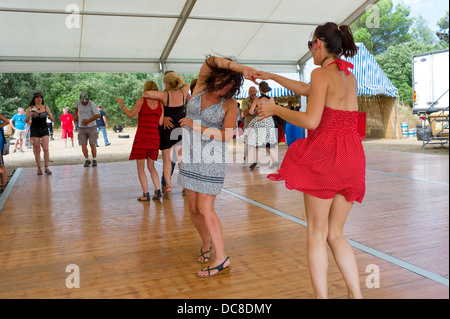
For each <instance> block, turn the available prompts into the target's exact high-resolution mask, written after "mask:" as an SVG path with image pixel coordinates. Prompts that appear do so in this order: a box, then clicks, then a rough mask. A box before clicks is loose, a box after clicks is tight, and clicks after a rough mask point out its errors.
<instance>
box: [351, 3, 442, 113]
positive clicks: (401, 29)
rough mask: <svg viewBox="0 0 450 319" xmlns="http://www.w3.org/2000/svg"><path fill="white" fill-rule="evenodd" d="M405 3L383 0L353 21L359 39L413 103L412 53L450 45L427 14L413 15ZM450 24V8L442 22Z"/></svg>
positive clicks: (401, 97)
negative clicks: (435, 28) (438, 36)
mask: <svg viewBox="0 0 450 319" xmlns="http://www.w3.org/2000/svg"><path fill="white" fill-rule="evenodd" d="M410 13H411V9H410V7H408V6H406V5H405V4H404V3H399V4H397V5H396V6H395V7H394V5H393V3H392V0H381V1H380V2H379V3H378V4H377V5H376V7H374V8H372V9H371V10H368V12H366V13H365V14H364V15H363V16H362V17H361V19H359V20H358V21H357V22H355V23H354V24H353V25H352V30H353V34H354V37H355V41H356V42H362V43H363V44H364V45H365V46H366V47H367V49H368V50H369V51H370V52H371V53H372V54H373V55H375V59H376V61H377V62H378V64H379V65H380V67H381V68H382V69H383V71H384V72H385V73H386V75H387V76H388V77H389V79H390V80H391V81H392V83H393V84H394V85H395V86H396V87H397V89H398V90H399V100H400V101H401V102H403V103H405V104H409V105H411V106H412V57H413V55H415V54H420V53H426V52H431V51H437V50H443V49H448V47H449V46H448V43H446V42H444V41H439V40H438V38H437V36H436V35H435V32H434V31H432V30H431V29H430V28H429V27H428V25H427V24H428V22H427V21H426V20H425V19H424V18H423V17H419V18H414V17H410ZM438 27H440V28H441V29H444V28H448V11H447V12H446V14H445V16H444V17H443V18H442V19H441V20H440V21H439V22H438Z"/></svg>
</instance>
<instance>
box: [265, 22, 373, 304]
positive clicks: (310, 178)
mask: <svg viewBox="0 0 450 319" xmlns="http://www.w3.org/2000/svg"><path fill="white" fill-rule="evenodd" d="M308 46H309V49H310V50H311V53H312V56H313V58H314V64H316V65H320V66H321V68H318V69H316V70H314V71H313V72H312V74H311V84H310V85H308V84H306V83H301V82H296V81H292V80H288V79H285V78H282V77H280V76H276V75H273V74H270V73H265V72H260V73H259V78H262V79H272V80H275V81H277V82H278V83H280V84H282V85H283V86H285V87H286V88H288V89H289V90H292V91H294V92H296V93H298V94H301V95H306V96H309V101H308V106H307V111H306V113H304V112H295V111H291V110H287V109H285V108H282V107H279V106H277V105H275V104H264V105H260V106H258V115H259V116H261V117H269V116H273V115H278V116H279V117H281V118H282V119H284V120H286V121H287V122H290V123H291V124H293V125H296V126H300V127H304V128H307V129H309V130H310V131H311V133H310V135H309V137H308V138H306V139H301V140H298V141H297V142H295V143H294V144H292V145H291V146H290V147H289V149H288V151H287V153H286V156H285V158H284V160H283V163H282V165H281V167H280V169H279V171H278V174H272V175H269V176H268V177H269V178H271V179H273V180H276V181H281V180H284V181H285V182H286V187H287V188H289V189H296V190H299V191H301V192H303V193H304V201H305V211H306V217H307V221H308V230H307V232H308V249H307V250H308V263H309V269H310V274H311V280H312V284H313V288H314V292H315V295H316V297H317V298H327V297H328V280H327V271H328V255H327V243H328V245H329V246H330V248H331V250H332V252H333V256H334V258H335V260H336V263H337V265H338V267H339V270H340V271H341V273H342V275H343V277H344V280H345V283H346V285H347V289H348V294H349V298H361V297H362V295H361V289H360V283H359V275H358V267H357V264H356V258H355V255H354V253H353V249H352V247H351V246H350V244H349V243H348V242H347V240H346V239H345V238H344V236H343V228H344V224H345V221H346V220H347V216H348V214H349V213H350V210H351V208H352V205H353V203H354V202H355V201H358V202H360V203H361V202H362V200H363V197H364V193H365V167H366V161H365V155H364V149H363V146H362V142H361V138H360V137H359V134H358V132H357V124H358V102H357V82H356V77H355V76H354V75H353V74H351V73H350V71H349V70H348V68H353V65H351V64H350V63H348V62H346V61H343V60H341V59H340V56H342V55H344V56H347V57H353V56H354V55H356V53H357V47H356V45H355V42H354V40H353V35H352V32H351V30H350V28H349V27H348V26H340V27H339V26H337V25H336V24H334V23H326V24H325V25H321V26H319V27H317V29H316V30H315V32H314V36H313V39H312V41H309V43H308Z"/></svg>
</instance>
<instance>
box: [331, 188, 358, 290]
mask: <svg viewBox="0 0 450 319" xmlns="http://www.w3.org/2000/svg"><path fill="white" fill-rule="evenodd" d="M352 206H353V203H351V202H348V201H347V200H346V199H345V197H344V196H342V195H339V194H338V195H336V197H335V198H334V201H333V204H332V205H331V211H330V217H329V228H328V238H327V241H328V244H329V246H330V248H331V251H332V252H333V256H334V259H335V260H336V264H337V265H338V267H339V270H340V271H341V273H342V276H343V277H344V280H345V284H346V285H347V290H348V296H349V298H352V299H353V298H356V299H360V298H362V294H361V287H360V282H359V273H358V266H357V263H356V257H355V254H354V252H353V249H352V246H351V245H350V244H349V242H348V241H347V240H346V239H345V237H344V234H343V232H344V224H345V221H346V220H347V217H348V214H349V213H350V210H351V208H352Z"/></svg>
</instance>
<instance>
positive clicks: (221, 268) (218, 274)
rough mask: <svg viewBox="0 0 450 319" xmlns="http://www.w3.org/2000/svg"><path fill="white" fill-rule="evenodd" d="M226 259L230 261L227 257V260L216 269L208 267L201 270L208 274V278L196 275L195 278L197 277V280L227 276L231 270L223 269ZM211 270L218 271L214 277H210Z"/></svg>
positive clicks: (229, 268) (228, 268)
mask: <svg viewBox="0 0 450 319" xmlns="http://www.w3.org/2000/svg"><path fill="white" fill-rule="evenodd" d="M228 259H230V257H227V259H225V261H224V262H223V263H221V264H220V265H219V266H217V267H214V268H209V266H208V268H206V269H202V270H201V271H207V272H208V276H200V275H199V274H198V273H197V277H199V278H211V277H217V276H220V275H225V274H227V273H228V272H229V271H230V270H231V267H230V266H228V267H223V265H224V264H225V263H226V262H227V260H228ZM211 270H218V272H216V273H215V274H214V275H211Z"/></svg>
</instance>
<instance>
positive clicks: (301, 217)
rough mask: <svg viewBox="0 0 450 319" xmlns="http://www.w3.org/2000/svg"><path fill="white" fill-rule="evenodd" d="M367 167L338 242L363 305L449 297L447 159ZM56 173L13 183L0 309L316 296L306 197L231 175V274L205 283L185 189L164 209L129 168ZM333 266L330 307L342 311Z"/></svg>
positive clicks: (2, 224)
mask: <svg viewBox="0 0 450 319" xmlns="http://www.w3.org/2000/svg"><path fill="white" fill-rule="evenodd" d="M366 155H367V169H368V170H367V193H366V197H365V200H364V202H363V204H355V205H354V208H353V210H352V213H351V215H350V217H349V220H348V222H347V225H346V229H345V234H346V236H347V238H348V239H349V240H350V242H351V244H352V245H353V246H354V250H355V253H356V257H357V261H358V265H359V268H360V275H361V276H360V278H361V286H362V289H363V294H364V297H365V298H383V299H393V298H402V299H407V298H413V299H415V298H449V287H448V278H449V245H448V243H449V227H448V226H449V158H448V157H446V156H437V155H423V154H412V153H401V152H392V151H381V150H366ZM51 169H52V170H53V175H52V176H37V175H36V169H35V168H24V169H19V170H17V171H16V174H15V175H14V177H13V180H12V182H11V183H10V185H9V186H8V187H9V189H7V191H6V193H5V194H4V195H2V197H0V199H2V200H3V202H4V206H3V208H1V206H0V209H1V212H0V298H155V299H156V298H158V299H162V298H164V299H166V298H167V299H222V298H224V299H236V298H243V299H248V298H251V299H260V298H264V299H281V298H282V299H304V298H313V297H314V295H313V291H312V287H311V283H310V278H309V272H308V267H307V259H306V228H305V213H304V207H303V195H302V194H301V193H298V192H296V191H289V190H287V189H286V188H285V187H284V185H283V183H275V182H272V181H270V180H268V179H267V178H266V175H265V174H261V173H260V170H261V169H257V170H255V171H254V172H249V171H248V168H247V166H243V165H242V164H229V165H228V171H227V176H226V181H225V187H224V190H223V192H222V193H221V194H220V195H219V196H218V198H217V201H216V211H217V213H218V215H219V216H220V219H221V221H222V226H223V231H224V238H225V245H226V248H227V253H228V254H229V255H230V256H231V263H232V269H231V272H230V273H229V274H227V275H224V276H221V277H218V278H211V279H199V278H197V277H196V276H195V273H196V272H197V271H198V270H199V269H200V268H202V267H201V265H200V264H198V263H197V262H196V261H197V256H198V254H199V250H200V240H199V237H198V235H197V233H196V231H195V229H194V227H193V225H192V223H191V220H190V214H189V210H188V203H187V198H186V197H183V196H182V194H181V188H180V186H179V184H177V183H175V189H174V191H173V194H172V199H171V200H163V201H162V202H161V203H159V202H158V203H155V202H151V203H149V204H148V203H145V204H143V203H139V202H137V201H136V198H137V197H138V196H139V195H140V194H141V190H140V186H139V182H138V179H137V174H136V167H135V163H134V162H132V161H130V162H120V163H99V166H98V167H96V168H93V167H89V168H84V167H83V165H82V163H80V165H76V166H53V167H51ZM157 169H158V171H159V172H160V173H161V170H162V167H161V165H160V164H158V165H157ZM177 177H178V174H177V173H174V180H175V181H176V180H177ZM150 189H151V190H152V191H153V187H152V186H151V188H150ZM5 196H8V197H7V199H6V202H5ZM329 257H330V259H329V291H330V295H329V296H330V298H346V297H347V292H346V289H345V284H344V281H343V279H342V277H341V275H340V273H339V271H338V268H337V266H336V264H335V263H334V260H333V258H332V255H331V253H330V254H329ZM68 265H76V266H77V267H78V270H79V284H80V287H79V288H72V289H69V288H68V287H67V286H66V281H68V282H69V283H70V280H69V279H68V277H70V278H72V277H71V276H73V275H75V274H76V272H73V270H72V269H66V267H67V266H68ZM66 270H67V272H66ZM73 282H75V281H73ZM378 283H379V285H377V284H378Z"/></svg>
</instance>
